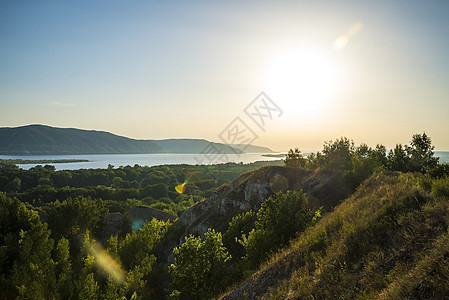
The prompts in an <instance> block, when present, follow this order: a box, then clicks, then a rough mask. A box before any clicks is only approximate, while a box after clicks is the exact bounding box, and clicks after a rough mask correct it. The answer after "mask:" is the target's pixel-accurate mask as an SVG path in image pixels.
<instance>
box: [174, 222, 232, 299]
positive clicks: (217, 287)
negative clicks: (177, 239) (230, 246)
mask: <svg viewBox="0 0 449 300" xmlns="http://www.w3.org/2000/svg"><path fill="white" fill-rule="evenodd" d="M173 254H174V256H175V264H172V265H171V266H170V267H169V271H170V274H171V276H172V282H171V283H170V287H171V288H172V290H173V292H172V293H171V295H170V297H171V298H173V299H208V298H210V297H211V296H213V295H216V294H217V293H219V292H220V291H221V290H222V289H223V287H224V286H225V285H226V279H225V278H224V276H223V274H226V269H227V267H228V263H229V261H230V259H231V256H230V255H229V254H228V252H227V251H226V248H225V247H224V246H223V242H222V236H221V233H220V232H215V230H213V229H212V230H211V229H209V231H208V232H207V233H205V240H204V241H201V238H200V237H195V236H193V235H190V236H188V237H186V239H185V242H184V243H183V244H182V246H180V247H178V248H175V249H174V250H173Z"/></svg>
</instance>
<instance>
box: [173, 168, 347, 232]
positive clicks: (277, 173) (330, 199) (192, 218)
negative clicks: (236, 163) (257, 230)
mask: <svg viewBox="0 0 449 300" xmlns="http://www.w3.org/2000/svg"><path fill="white" fill-rule="evenodd" d="M300 189H302V190H304V191H305V192H306V193H307V194H308V195H309V204H310V206H311V207H312V208H318V207H320V206H323V207H324V209H325V210H326V211H330V210H332V209H333V208H334V207H335V206H336V205H338V204H339V203H340V202H341V201H342V200H343V199H344V198H345V197H347V196H348V195H349V194H350V192H351V191H350V190H349V189H347V188H346V187H345V186H344V183H343V182H342V177H341V172H339V171H330V170H323V169H321V170H316V171H312V170H306V169H299V168H290V167H283V166H266V167H262V168H260V169H258V170H255V171H253V172H249V173H245V174H243V175H241V176H240V177H239V178H237V179H235V180H234V181H232V182H231V183H230V184H229V185H225V186H222V187H221V188H220V189H218V190H217V191H215V192H214V193H213V194H212V196H211V197H209V198H208V199H206V200H205V201H202V202H200V203H197V204H196V205H194V206H192V207H190V208H188V209H187V210H186V211H184V213H183V214H182V215H181V216H180V220H181V222H182V223H183V224H184V225H185V226H187V227H186V233H185V234H186V235H187V234H190V233H200V234H204V233H205V232H207V230H208V228H214V229H216V230H218V231H223V230H225V229H226V227H227V224H228V222H229V221H230V219H231V218H232V217H233V216H235V215H237V214H239V213H241V212H246V211H249V210H251V209H252V210H254V211H257V210H258V209H259V208H260V205H261V204H262V202H264V200H265V199H267V198H268V197H270V196H272V195H274V194H275V193H276V192H279V191H281V192H286V191H287V190H297V191H298V190H300Z"/></svg>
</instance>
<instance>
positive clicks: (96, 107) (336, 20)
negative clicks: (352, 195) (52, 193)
mask: <svg viewBox="0 0 449 300" xmlns="http://www.w3.org/2000/svg"><path fill="white" fill-rule="evenodd" d="M448 13H449V2H447V1H419V2H418V1H386V0H385V1H384V0H382V1H370V2H368V1H363V3H362V1H239V2H237V1H184V2H182V1H176V2H175V1H170V2H169V1H1V2H0V127H15V126H22V125H28V124H45V125H50V126H55V127H74V128H80V129H95V130H104V131H109V132H112V133H114V134H118V135H123V136H127V137H130V138H138V139H163V138H204V139H207V140H210V141H216V142H220V138H219V135H220V133H221V132H222V131H223V130H224V129H225V128H226V127H227V126H228V125H229V124H230V123H231V122H232V121H233V120H234V119H235V118H236V117H240V118H241V119H242V120H243V121H244V122H245V124H246V125H247V126H248V127H250V128H251V130H253V131H254V132H255V133H256V134H257V139H256V140H255V141H254V142H253V143H254V144H255V145H260V146H267V147H270V148H271V149H273V150H277V151H286V150H288V149H289V148H293V147H299V148H300V149H302V150H303V151H310V150H318V149H321V147H322V144H323V142H324V141H326V140H330V139H335V138H339V137H341V136H347V137H349V138H351V139H353V140H354V141H355V143H356V144H359V143H361V142H366V143H367V144H369V145H371V146H375V145H376V144H377V143H382V144H384V145H385V146H387V148H392V147H393V146H394V145H395V144H396V143H403V144H405V143H408V142H409V141H410V140H411V136H412V135H413V134H414V133H422V132H424V131H425V132H426V133H427V134H428V135H429V136H430V137H431V138H432V143H433V144H434V145H435V147H436V149H438V150H449V134H448V132H449V55H448V53H449V18H448V17H447V15H448ZM262 91H263V92H265V93H266V95H268V96H269V97H270V99H271V100H272V101H273V102H274V103H275V104H276V105H277V106H278V107H279V108H280V109H281V110H282V114H281V116H279V117H275V118H273V119H271V120H269V121H268V120H267V122H266V124H265V127H264V128H263V129H261V128H260V127H258V126H257V124H255V123H254V122H252V120H250V119H249V118H248V116H247V115H245V112H244V110H245V108H246V107H247V106H248V105H250V103H251V102H252V101H253V100H254V98H255V97H256V96H257V95H259V94H260V93H261V92H262Z"/></svg>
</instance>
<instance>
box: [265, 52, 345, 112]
mask: <svg viewBox="0 0 449 300" xmlns="http://www.w3.org/2000/svg"><path fill="white" fill-rule="evenodd" d="M336 85H337V76H336V70H335V66H334V65H333V64H332V62H331V61H330V60H329V59H328V58H327V57H326V56H324V55H321V54H319V53H318V52H314V51H286V52H283V53H280V54H279V55H278V56H276V57H275V59H274V62H273V65H272V68H271V70H270V71H269V73H268V76H267V90H268V92H269V93H270V94H273V95H274V96H275V97H276V99H278V100H279V101H281V102H283V103H284V104H285V106H286V108H287V109H294V110H295V111H304V112H309V111H311V110H322V109H324V106H325V105H326V103H327V101H328V99H329V97H330V96H331V95H332V93H333V92H334V91H335V87H336Z"/></svg>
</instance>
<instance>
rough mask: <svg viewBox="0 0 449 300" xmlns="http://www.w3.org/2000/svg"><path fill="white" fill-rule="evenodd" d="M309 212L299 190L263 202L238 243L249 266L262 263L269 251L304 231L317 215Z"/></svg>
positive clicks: (303, 194)
mask: <svg viewBox="0 0 449 300" xmlns="http://www.w3.org/2000/svg"><path fill="white" fill-rule="evenodd" d="M320 212H321V209H320V210H318V211H316V212H313V211H312V210H310V209H309V202H308V200H307V197H306V195H305V193H304V192H303V191H299V192H297V191H287V192H286V193H281V192H279V193H277V194H275V195H274V196H271V197H269V198H268V199H267V200H265V201H264V202H263V203H262V205H261V207H260V209H259V211H258V212H257V221H256V227H255V229H253V230H252V231H251V232H250V233H249V235H248V237H247V238H246V237H243V239H242V241H241V242H242V243H243V245H244V247H245V250H246V257H245V259H246V260H247V261H248V262H249V264H250V265H251V267H256V266H257V265H258V264H259V263H260V262H262V261H263V260H264V259H265V258H266V256H267V254H268V253H269V252H270V251H273V250H274V249H276V248H278V247H279V246H283V245H285V244H286V243H287V242H288V241H289V240H290V239H291V238H292V237H294V236H295V234H296V233H297V232H302V231H304V230H305V229H306V228H307V227H308V226H310V225H311V224H312V223H313V222H314V221H316V220H317V218H318V216H320Z"/></svg>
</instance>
